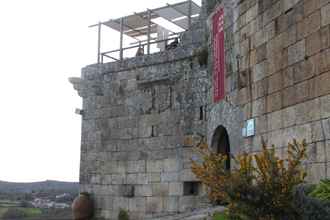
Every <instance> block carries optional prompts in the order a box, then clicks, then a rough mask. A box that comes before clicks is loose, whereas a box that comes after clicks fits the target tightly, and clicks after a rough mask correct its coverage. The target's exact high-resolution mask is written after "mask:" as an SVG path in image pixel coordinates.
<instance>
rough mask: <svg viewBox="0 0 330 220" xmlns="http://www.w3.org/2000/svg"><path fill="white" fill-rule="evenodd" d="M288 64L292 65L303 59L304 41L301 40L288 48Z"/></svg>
mask: <svg viewBox="0 0 330 220" xmlns="http://www.w3.org/2000/svg"><path fill="white" fill-rule="evenodd" d="M288 57H289V60H288V64H289V65H292V64H294V63H296V62H299V61H301V60H303V59H304V58H305V40H301V41H299V42H297V43H296V44H294V45H292V46H290V47H289V50H288Z"/></svg>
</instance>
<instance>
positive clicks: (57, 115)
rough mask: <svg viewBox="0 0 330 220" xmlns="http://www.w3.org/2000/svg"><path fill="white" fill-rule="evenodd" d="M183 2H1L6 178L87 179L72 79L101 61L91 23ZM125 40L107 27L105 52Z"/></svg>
mask: <svg viewBox="0 0 330 220" xmlns="http://www.w3.org/2000/svg"><path fill="white" fill-rule="evenodd" d="M180 1H182V0H157V1H155V0H138V1H137V0H121V1H115V0H29V1H26V0H1V1H0V180H4V181H14V182H32V181H43V180H61V181H79V161H80V129H81V117H80V116H79V115H76V114H75V113H74V111H75V109H76V108H81V101H82V100H81V98H80V97H79V96H78V95H77V92H76V91H75V90H74V89H73V87H72V85H71V84H70V83H69V82H68V78H69V77H73V76H74V77H79V76H80V71H81V68H82V67H84V66H86V65H89V64H93V63H95V62H96V52H97V34H96V29H95V28H94V29H91V28H88V26H89V25H92V24H95V23H97V22H99V21H106V20H108V19H110V18H118V17H122V16H125V15H129V14H132V13H134V12H140V11H144V10H145V9H146V8H157V7H160V6H164V5H166V3H176V2H180ZM194 1H195V2H196V3H198V4H200V0H194ZM117 40H118V33H116V32H111V31H109V30H104V38H103V39H102V51H107V50H109V49H117V48H116V46H117V44H116V42H117Z"/></svg>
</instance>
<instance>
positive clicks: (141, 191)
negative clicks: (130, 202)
mask: <svg viewBox="0 0 330 220" xmlns="http://www.w3.org/2000/svg"><path fill="white" fill-rule="evenodd" d="M135 196H137V197H141V196H144V197H146V196H152V187H151V185H150V184H147V185H138V186H135Z"/></svg>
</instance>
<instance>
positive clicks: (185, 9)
mask: <svg viewBox="0 0 330 220" xmlns="http://www.w3.org/2000/svg"><path fill="white" fill-rule="evenodd" d="M200 10H201V8H200V6H198V5H197V4H196V3H194V2H193V1H189V0H188V1H184V2H180V3H176V4H171V5H170V4H167V6H165V7H161V8H156V9H148V10H146V11H144V12H140V13H134V14H133V15H129V16H126V17H122V18H118V19H111V20H109V21H106V22H102V24H103V25H106V26H108V27H109V28H111V29H114V30H117V31H119V32H120V30H121V25H120V24H121V21H122V22H123V34H125V35H127V36H130V37H133V38H136V37H140V36H145V35H147V34H148V24H149V13H150V18H151V19H150V22H151V23H150V34H153V33H157V25H160V24H159V23H158V24H156V23H155V22H154V20H155V19H157V18H162V19H165V20H166V21H168V22H171V23H172V24H174V25H177V26H178V27H180V28H181V29H183V31H185V30H187V29H188V28H189V19H188V18H189V14H190V17H191V23H193V22H194V21H196V20H197V19H198V16H199V14H200ZM92 26H94V25H92ZM95 26H96V25H95ZM160 26H162V25H160ZM164 28H167V29H168V27H164Z"/></svg>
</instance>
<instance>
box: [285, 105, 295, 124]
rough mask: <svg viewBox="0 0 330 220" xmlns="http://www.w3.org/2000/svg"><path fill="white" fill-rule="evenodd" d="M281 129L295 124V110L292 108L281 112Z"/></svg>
mask: <svg viewBox="0 0 330 220" xmlns="http://www.w3.org/2000/svg"><path fill="white" fill-rule="evenodd" d="M282 123H283V127H284V128H287V127H291V126H293V125H295V124H296V110H295V107H294V106H291V107H288V108H285V109H283V110H282Z"/></svg>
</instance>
